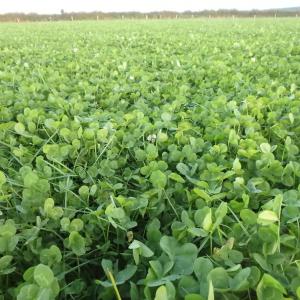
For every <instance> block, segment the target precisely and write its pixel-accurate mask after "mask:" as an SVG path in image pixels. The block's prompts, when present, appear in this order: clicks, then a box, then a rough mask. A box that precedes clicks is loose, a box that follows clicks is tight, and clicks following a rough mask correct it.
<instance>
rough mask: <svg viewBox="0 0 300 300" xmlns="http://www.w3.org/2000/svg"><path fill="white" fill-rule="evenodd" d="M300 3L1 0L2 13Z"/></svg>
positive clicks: (297, 1)
mask: <svg viewBox="0 0 300 300" xmlns="http://www.w3.org/2000/svg"><path fill="white" fill-rule="evenodd" d="M294 6H300V0H202V1H201V0H0V13H6V12H25V13H28V12H36V13H59V12H60V10H61V9H64V10H65V11H66V12H72V11H73V12H75V11H86V12H89V11H95V10H97V11H103V12H109V11H116V12H117V11H141V12H149V11H159V10H174V11H185V10H193V11H196V10H203V9H219V8H228V9H230V8H237V9H244V10H245V9H253V8H258V9H265V8H279V7H294Z"/></svg>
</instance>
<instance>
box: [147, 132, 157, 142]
mask: <svg viewBox="0 0 300 300" xmlns="http://www.w3.org/2000/svg"><path fill="white" fill-rule="evenodd" d="M147 140H148V141H149V142H151V143H154V142H155V141H156V134H150V135H148V137H147Z"/></svg>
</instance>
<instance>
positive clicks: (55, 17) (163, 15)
mask: <svg viewBox="0 0 300 300" xmlns="http://www.w3.org/2000/svg"><path fill="white" fill-rule="evenodd" d="M60 12H61V13H60V14H51V15H50V14H49V15H46V14H44V15H41V14H36V13H30V14H23V13H8V14H2V15H0V22H32V21H69V20H109V19H176V18H178V19H182V18H201V17H206V18H232V17H237V18H251V17H252V18H255V17H298V16H299V17H300V7H297V8H293V9H279V10H251V11H239V10H203V11H197V12H193V11H185V12H182V13H178V12H173V11H162V12H151V13H140V12H124V13H114V12H111V13H103V12H96V11H95V12H89V13H86V12H76V13H66V12H64V10H63V9H62V10H61V11H60Z"/></svg>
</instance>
